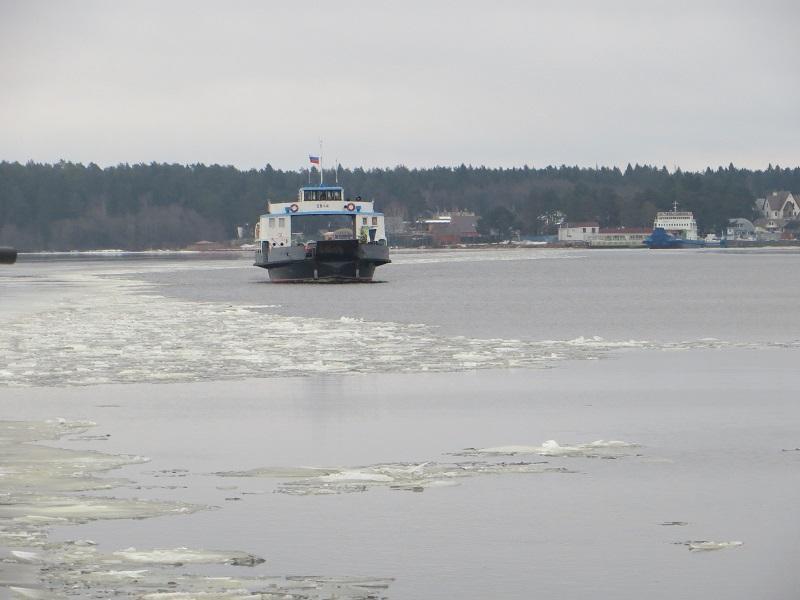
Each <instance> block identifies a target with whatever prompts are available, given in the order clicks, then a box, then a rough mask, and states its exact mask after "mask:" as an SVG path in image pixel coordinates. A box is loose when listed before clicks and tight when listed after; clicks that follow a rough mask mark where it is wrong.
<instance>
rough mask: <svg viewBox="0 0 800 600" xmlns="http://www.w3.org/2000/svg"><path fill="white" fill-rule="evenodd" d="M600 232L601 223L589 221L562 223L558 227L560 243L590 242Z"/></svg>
mask: <svg viewBox="0 0 800 600" xmlns="http://www.w3.org/2000/svg"><path fill="white" fill-rule="evenodd" d="M599 231H600V223H597V222H596V221H587V222H586V223H562V224H561V225H559V226H558V241H559V242H573V243H574V242H581V243H585V242H588V241H589V240H590V239H591V238H592V237H593V236H595V235H596V234H597V233H598V232H599Z"/></svg>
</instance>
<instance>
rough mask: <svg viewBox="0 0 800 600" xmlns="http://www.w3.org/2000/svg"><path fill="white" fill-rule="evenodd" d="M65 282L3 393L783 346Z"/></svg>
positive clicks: (6, 374)
mask: <svg viewBox="0 0 800 600" xmlns="http://www.w3.org/2000/svg"><path fill="white" fill-rule="evenodd" d="M64 277H65V279H67V280H71V281H72V282H73V283H74V284H75V285H76V286H78V287H80V288H81V290H82V291H80V292H76V293H75V294H74V295H72V296H71V297H70V299H69V301H65V302H62V303H60V304H58V305H56V306H50V307H48V308H46V309H42V310H39V311H36V312H33V313H29V314H26V315H25V316H24V317H21V318H12V319H9V320H7V321H6V322H5V323H3V327H4V335H3V336H0V355H2V356H4V357H6V360H5V361H4V363H3V364H0V386H49V385H61V386H65V385H97V384H102V383H130V382H142V381H147V382H162V383H166V382H180V381H197V380H220V379H236V378H247V377H253V376H258V377H280V376H298V375H301V376H308V375H319V374H329V375H330V374H350V373H391V372H400V373H416V372H441V371H448V372H452V371H465V370H474V369H497V368H545V367H548V366H552V365H553V364H556V363H559V362H562V361H564V360H580V359H596V358H599V357H602V356H604V355H607V354H608V353H609V352H611V351H615V350H623V349H627V350H631V349H660V350H688V349H698V348H730V347H761V346H769V345H771V344H765V343H742V342H738V343H737V342H729V341H724V340H718V339H710V338H709V339H698V340H689V341H685V342H669V343H665V342H660V343H658V342H652V341H647V340H636V339H628V340H607V339H603V338H601V337H598V336H590V337H578V338H572V339H565V340H542V341H530V340H528V341H525V340H516V339H502V338H497V339H481V338H473V337H468V336H447V335H442V334H440V333H437V331H436V328H435V327H432V326H429V325H424V324H408V323H399V322H390V321H386V322H375V321H365V320H362V319H360V318H353V317H344V316H343V317H340V318H338V319H325V318H315V317H292V316H286V315H279V314H275V313H271V312H270V310H271V309H270V308H256V307H254V306H249V305H239V304H236V305H223V304H219V303H209V302H202V303H201V302H186V301H182V300H178V299H175V298H167V297H164V296H160V295H157V294H155V293H152V290H151V288H150V286H147V285H144V284H142V283H139V282H135V281H130V280H127V279H124V278H120V276H113V275H104V276H103V277H100V276H99V275H98V274H92V273H72V274H69V275H65V276H64ZM774 345H778V346H781V347H786V346H789V347H794V346H797V345H798V343H797V342H782V343H780V344H777V343H776V344H774Z"/></svg>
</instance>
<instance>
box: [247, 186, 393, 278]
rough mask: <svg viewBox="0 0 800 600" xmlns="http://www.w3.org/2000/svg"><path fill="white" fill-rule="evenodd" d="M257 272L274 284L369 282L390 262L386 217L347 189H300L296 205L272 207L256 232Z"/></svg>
mask: <svg viewBox="0 0 800 600" xmlns="http://www.w3.org/2000/svg"><path fill="white" fill-rule="evenodd" d="M255 241H256V244H257V249H256V256H255V263H254V264H255V266H257V267H261V268H264V269H267V270H268V271H269V277H270V280H271V281H289V282H293V281H317V280H323V281H371V280H372V275H373V273H374V272H375V267H377V266H379V265H383V264H386V263H388V262H391V261H390V260H389V246H388V245H387V242H386V227H385V224H384V218H383V214H382V213H379V212H375V210H374V207H373V203H372V202H369V201H365V200H362V199H361V197H360V196H357V197H356V198H355V199H350V198H345V196H344V189H343V188H341V187H339V186H338V185H337V186H330V185H323V184H322V183H320V185H315V186H311V185H310V186H306V187H302V188H300V190H299V192H298V195H297V200H296V201H294V202H292V201H289V202H277V203H274V202H268V203H267V213H266V214H263V215H261V217H260V218H259V221H258V223H257V224H256V230H255Z"/></svg>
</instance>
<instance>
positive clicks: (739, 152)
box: [0, 0, 800, 169]
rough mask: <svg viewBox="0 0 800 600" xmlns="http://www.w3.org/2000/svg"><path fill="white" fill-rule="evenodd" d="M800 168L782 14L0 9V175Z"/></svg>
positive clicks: (739, 6) (714, 10)
mask: <svg viewBox="0 0 800 600" xmlns="http://www.w3.org/2000/svg"><path fill="white" fill-rule="evenodd" d="M320 138H322V139H323V141H324V149H323V157H324V162H326V163H332V161H333V160H334V158H338V159H339V161H340V162H341V163H342V164H344V165H346V166H357V165H363V166H366V167H373V166H394V165H397V164H404V165H407V166H431V165H437V164H439V165H458V164H460V163H466V164H473V165H481V164H483V165H489V166H501V165H502V166H521V165H523V164H528V165H533V166H537V167H542V166H546V165H550V164H562V163H566V164H578V165H581V166H594V165H595V164H599V165H619V166H622V167H624V166H625V164H626V163H628V162H631V163H636V162H639V163H649V164H657V165H666V166H667V167H668V168H670V169H672V168H674V167H675V166H680V167H681V168H684V169H702V168H704V167H706V166H707V165H711V166H716V165H719V164H723V165H727V164H728V163H729V162H733V163H734V164H736V165H737V166H747V167H754V168H758V167H766V165H767V164H768V163H772V164H780V165H782V166H789V165H792V166H794V165H798V164H800V2H797V1H796V0H787V1H782V2H781V1H774V2H764V1H760V2H755V1H752V2H732V1H731V2H719V3H703V2H685V3H682V2H647V1H644V0H637V1H620V2H613V1H604V2H592V1H589V2H558V1H553V2H533V1H530V2H524V1H521V2H502V1H498V0H492V1H489V0H486V1H482V2H471V1H464V0H461V1H457V2H436V1H432V0H429V1H423V2H412V1H409V0H403V1H393V2H380V1H374V0H373V1H370V2H366V1H365V2H348V1H337V2H334V1H330V0H329V1H327V2H266V1H259V2H255V1H232V2H222V1H218V2H203V1H199V0H193V1H191V2H188V1H187V2H177V1H176V2H166V1H154V2H145V1H136V2H133V1H113V2H112V1H108V2H90V1H85V2H73V1H48V2H40V1H36V0H33V1H32V0H0V160H16V161H27V160H31V159H32V160H36V161H47V162H51V161H57V160H59V159H65V160H71V161H80V162H84V163H87V162H96V163H98V164H100V165H102V166H105V165H109V164H116V163H119V162H151V161H158V162H178V163H196V162H204V163H221V164H233V165H236V166H238V167H244V168H250V167H261V166H263V165H264V164H266V163H268V162H269V163H271V164H272V165H273V166H276V167H281V168H290V169H297V168H300V167H304V166H305V165H306V164H307V156H308V154H309V153H316V152H317V149H318V143H319V142H318V140H319V139H320Z"/></svg>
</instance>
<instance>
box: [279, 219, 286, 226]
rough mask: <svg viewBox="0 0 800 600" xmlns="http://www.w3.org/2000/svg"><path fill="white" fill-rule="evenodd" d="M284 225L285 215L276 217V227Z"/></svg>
mask: <svg viewBox="0 0 800 600" xmlns="http://www.w3.org/2000/svg"><path fill="white" fill-rule="evenodd" d="M285 226H286V217H278V227H285Z"/></svg>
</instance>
